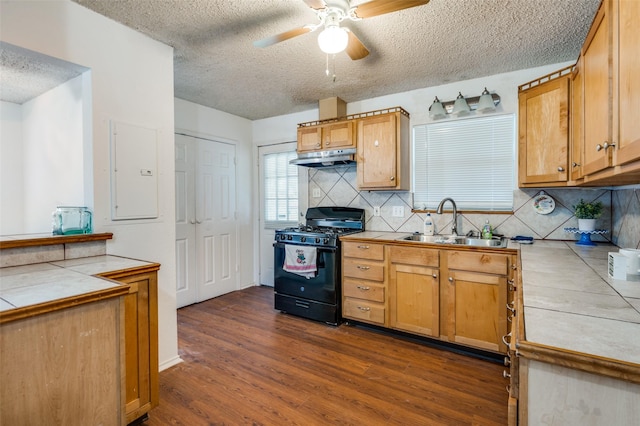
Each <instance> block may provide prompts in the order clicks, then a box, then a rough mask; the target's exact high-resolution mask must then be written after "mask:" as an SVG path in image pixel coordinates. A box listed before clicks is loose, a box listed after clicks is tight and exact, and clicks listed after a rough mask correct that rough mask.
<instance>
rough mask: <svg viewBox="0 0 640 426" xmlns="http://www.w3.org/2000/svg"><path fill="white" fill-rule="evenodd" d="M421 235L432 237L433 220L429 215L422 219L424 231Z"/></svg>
mask: <svg viewBox="0 0 640 426" xmlns="http://www.w3.org/2000/svg"><path fill="white" fill-rule="evenodd" d="M422 233H423V234H424V235H433V219H432V218H431V213H427V217H426V218H425V219H424V230H423V231H422Z"/></svg>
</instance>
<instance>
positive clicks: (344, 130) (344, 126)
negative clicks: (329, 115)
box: [322, 121, 355, 149]
mask: <svg viewBox="0 0 640 426" xmlns="http://www.w3.org/2000/svg"><path fill="white" fill-rule="evenodd" d="M354 146H355V143H354V137H353V121H341V122H338V123H334V124H326V125H324V126H322V148H323V149H340V148H353V147H354Z"/></svg>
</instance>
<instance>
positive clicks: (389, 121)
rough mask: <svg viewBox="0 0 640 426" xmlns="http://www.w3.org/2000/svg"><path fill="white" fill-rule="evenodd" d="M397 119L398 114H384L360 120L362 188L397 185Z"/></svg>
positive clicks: (360, 175) (359, 168)
mask: <svg viewBox="0 0 640 426" xmlns="http://www.w3.org/2000/svg"><path fill="white" fill-rule="evenodd" d="M396 121H397V117H396V115H395V114H384V115H379V116H373V117H367V118H363V119H361V120H360V121H359V122H358V144H357V145H358V168H357V175H358V188H360V189H383V188H389V189H392V188H395V187H396V179H397V172H398V170H397V134H396V129H397V127H396Z"/></svg>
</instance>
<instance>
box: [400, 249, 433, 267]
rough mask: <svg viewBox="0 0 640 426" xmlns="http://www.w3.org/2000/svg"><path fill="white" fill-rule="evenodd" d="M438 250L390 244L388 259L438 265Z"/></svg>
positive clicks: (420, 264)
mask: <svg viewBox="0 0 640 426" xmlns="http://www.w3.org/2000/svg"><path fill="white" fill-rule="evenodd" d="M438 253H439V250H435V249H426V248H421V247H401V246H391V248H390V251H389V259H390V260H391V263H403V264H406V265H418V266H433V267H436V268H437V267H438V266H439V256H438Z"/></svg>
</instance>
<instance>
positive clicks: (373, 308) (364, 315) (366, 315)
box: [342, 298, 384, 325]
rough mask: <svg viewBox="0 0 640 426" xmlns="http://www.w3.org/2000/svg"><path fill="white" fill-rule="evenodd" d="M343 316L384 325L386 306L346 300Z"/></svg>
mask: <svg viewBox="0 0 640 426" xmlns="http://www.w3.org/2000/svg"><path fill="white" fill-rule="evenodd" d="M342 316H344V317H349V318H353V319H357V320H362V321H367V322H372V323H376V324H381V325H383V324H384V306H383V305H377V304H375V303H369V302H365V301H362V300H357V299H351V298H346V299H345V300H344V306H343V307H342Z"/></svg>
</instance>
